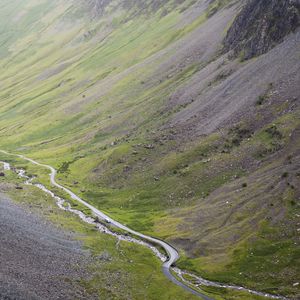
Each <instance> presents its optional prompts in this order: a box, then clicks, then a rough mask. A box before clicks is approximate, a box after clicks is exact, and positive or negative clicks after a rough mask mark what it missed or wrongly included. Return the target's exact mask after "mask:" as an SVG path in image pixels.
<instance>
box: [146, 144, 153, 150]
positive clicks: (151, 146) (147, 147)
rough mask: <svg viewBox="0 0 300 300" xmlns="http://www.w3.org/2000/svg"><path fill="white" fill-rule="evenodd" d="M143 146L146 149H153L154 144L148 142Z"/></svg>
mask: <svg viewBox="0 0 300 300" xmlns="http://www.w3.org/2000/svg"><path fill="white" fill-rule="evenodd" d="M144 148H146V149H154V145H153V144H148V145H145V146H144Z"/></svg>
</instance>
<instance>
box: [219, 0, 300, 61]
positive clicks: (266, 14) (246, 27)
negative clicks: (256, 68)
mask: <svg viewBox="0 0 300 300" xmlns="http://www.w3.org/2000/svg"><path fill="white" fill-rule="evenodd" d="M299 25H300V0H249V1H248V2H247V4H246V6H245V7H244V8H243V9H242V11H241V12H240V14H239V15H238V16H237V18H236V19H235V21H234V22H233V24H232V26H231V27H230V29H229V31H228V33H227V36H226V38H225V40H224V52H227V51H231V50H232V51H233V56H234V57H237V56H238V55H240V56H241V58H242V59H250V58H252V57H254V56H258V55H261V54H264V53H266V52H268V51H269V50H270V49H272V48H273V47H275V46H276V45H277V44H279V43H280V42H282V40H283V39H284V37H285V36H286V35H288V34H289V33H291V32H293V31H295V30H296V29H297V27H299Z"/></svg>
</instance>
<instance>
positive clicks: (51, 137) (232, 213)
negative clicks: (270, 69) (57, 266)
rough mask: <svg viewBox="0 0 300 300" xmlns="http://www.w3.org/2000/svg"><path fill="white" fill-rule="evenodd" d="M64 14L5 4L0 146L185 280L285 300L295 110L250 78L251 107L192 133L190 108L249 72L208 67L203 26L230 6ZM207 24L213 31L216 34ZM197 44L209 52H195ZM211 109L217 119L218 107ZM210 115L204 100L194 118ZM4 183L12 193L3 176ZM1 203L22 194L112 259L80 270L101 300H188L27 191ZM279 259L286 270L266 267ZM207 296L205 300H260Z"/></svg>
mask: <svg viewBox="0 0 300 300" xmlns="http://www.w3.org/2000/svg"><path fill="white" fill-rule="evenodd" d="M71 2H72V1H71ZM71 2H63V3H62V2H61V1H56V0H55V1H49V0H43V1H34V0H26V1H21V0H13V1H8V0H4V1H3V9H1V12H0V17H1V18H0V25H1V28H3V30H1V32H0V68H1V70H2V72H1V74H0V83H1V90H0V102H1V105H0V114H1V118H0V149H6V150H8V151H11V152H13V153H22V154H24V155H26V156H28V157H32V158H34V159H35V160H37V161H39V162H41V163H43V162H44V163H47V164H49V165H51V166H53V167H55V168H56V169H57V170H58V174H57V179H58V182H60V183H61V184H63V185H65V186H66V187H68V188H70V189H71V190H72V191H74V192H75V193H76V194H78V195H79V196H80V197H82V198H83V199H84V200H86V201H88V202H89V203H91V204H93V205H94V206H95V207H97V208H99V209H100V210H102V211H104V212H105V213H107V214H108V215H110V216H112V217H113V218H115V219H117V220H119V221H120V222H123V223H124V224H126V225H128V226H129V227H132V228H133V229H135V230H137V231H141V232H144V233H148V234H151V235H153V236H157V237H159V238H163V239H166V240H167V241H168V242H170V243H172V244H173V245H174V246H176V247H177V248H178V249H179V251H180V253H181V259H180V261H179V262H178V265H179V266H180V267H182V268H183V269H187V270H189V271H193V272H195V273H196V274H200V275H202V276H204V277H206V278H209V279H211V280H216V281H217V280H220V281H224V282H228V283H232V284H236V285H244V286H246V287H251V288H252V289H256V290H261V291H266V292H270V293H275V294H277V293H278V294H283V295H292V296H294V295H295V296H296V297H297V295H299V287H297V286H293V280H294V278H295V277H296V275H298V274H299V269H298V268H297V263H298V258H299V257H298V254H299V253H298V250H297V247H299V246H298V241H297V240H295V235H296V230H297V229H296V227H297V217H296V214H297V213H298V209H299V201H298V200H297V195H298V194H297V191H298V186H299V185H298V181H297V180H299V176H298V175H297V172H296V171H295V169H296V168H297V164H296V163H297V161H298V159H297V158H298V156H297V151H296V150H297V147H299V142H298V138H297V128H299V125H300V124H299V109H298V108H297V106H296V105H295V106H292V104H291V103H292V101H291V99H290V98H288V99H284V100H282V101H281V100H280V101H279V100H278V102H276V101H277V99H276V101H275V100H274V99H273V98H272V95H273V91H274V90H276V89H277V86H276V85H275V83H274V84H273V83H272V84H269V83H268V82H267V83H266V82H262V83H261V92H260V93H261V95H260V96H259V95H254V96H253V98H251V97H250V96H249V99H248V100H247V101H250V102H251V101H252V102H251V103H250V104H249V107H250V108H249V111H250V112H249V115H246V117H242V118H240V119H238V120H234V121H232V120H231V116H230V117H228V118H230V120H229V121H230V122H227V123H226V122H225V121H228V119H227V120H225V121H224V123H226V124H228V125H226V126H223V125H220V126H219V127H217V128H216V129H215V130H210V126H211V127H212V128H213V125H214V124H213V123H214V121H215V118H216V119H217V118H218V117H219V115H217V114H216V116H214V118H213V119H212V120H210V122H209V123H207V128H205V129H207V131H205V130H204V131H203V132H202V131H201V130H200V129H199V128H198V127H200V125H202V122H203V124H206V123H205V118H204V120H203V121H202V119H201V118H200V115H201V114H200V113H199V109H198V108H199V107H198V106H197V105H198V104H199V103H202V101H203V103H204V102H205V99H206V97H207V95H210V94H209V93H210V92H212V91H214V90H215V89H218V87H219V86H220V85H222V84H223V83H224V82H225V81H226V80H229V79H232V76H236V75H235V68H236V69H237V70H238V69H239V68H242V67H246V64H247V63H248V62H244V63H243V64H240V63H239V62H238V61H235V62H230V61H227V60H226V59H225V60H224V61H220V60H219V58H220V57H219V56H218V55H219V50H220V45H219V44H218V41H217V36H218V33H217V32H214V31H213V29H214V27H213V25H214V24H215V23H217V22H221V21H220V20H219V19H213V18H215V17H216V16H217V15H218V12H223V13H224V15H225V16H226V18H227V19H228V22H227V23H228V24H227V25H226V26H227V27H228V26H229V25H230V23H231V22H232V16H233V13H234V12H233V10H232V11H230V5H229V4H234V3H235V1H227V0H226V1H210V2H209V3H208V2H207V3H206V2H205V3H204V4H203V7H202V6H201V5H202V4H201V5H195V4H197V3H196V2H195V1H192V0H180V1H171V0H168V1H146V0H145V1H130V3H129V4H127V5H121V4H120V1H119V0H112V1H106V2H107V6H106V7H105V9H104V10H100V11H98V10H95V9H92V8H90V7H89V6H81V5H84V2H85V1H82V2H83V3H82V4H81V3H80V4H79V3H78V6H77V7H74V6H73V5H72V3H71ZM123 2H124V1H123ZM58 3H59V4H58ZM89 3H90V4H91V5H92V7H94V6H93V4H95V3H96V2H95V1H94V0H93V1H89ZM155 3H156V4H155ZM235 9H236V7H235V6H234V11H235ZM227 11H229V13H228V15H226V12H227ZM224 18H225V17H224ZM219 26H220V28H221V31H222V34H224V32H223V31H224V28H225V27H226V26H225V27H224V26H223V25H222V24H221V25H219ZM227 27H226V28H227ZM203 28H204V29H205V30H208V29H210V28H212V30H211V32H210V35H213V37H214V38H216V41H211V40H209V41H206V40H205V39H207V37H206V36H205V35H204V34H203ZM220 28H219V29H220ZM199 36H200V37H201V39H203V40H204V41H205V43H203V44H201V45H200V46H199V47H198V44H197V43H200V42H201V41H200V39H196V38H198V37H199ZM220 39H221V38H220ZM195 40H196V41H197V43H195V42H194V41H195ZM220 41H221V40H220ZM214 43H215V44H216V45H214ZM211 44H212V45H211ZM187 47H188V48H189V49H191V50H190V51H191V52H189V53H188V55H185V54H187V53H186V52H187ZM210 47H212V48H213V50H211V49H210ZM206 48H208V49H210V50H207V51H208V52H206ZM202 52H203V53H204V54H203V53H202ZM250 63H251V62H250ZM226 66H228V68H227V67H226ZM231 67H232V68H231ZM201 71H203V72H204V75H203V74H202V73H201ZM199 74H200V75H201V76H200V75H199ZM206 80H207V81H206ZM202 81H203V84H202ZM193 82H197V84H198V85H199V86H200V88H199V90H195V89H194V88H193V87H194V86H193V85H191V84H192V83H193ZM212 83H213V84H212ZM223 92H224V95H225V94H226V93H227V91H225V90H224V91H223V90H222V91H220V92H219V94H220V95H221V94H222V95H223ZM230 92H231V89H230V91H229V92H228V93H230ZM235 92H236V91H235ZM202 96H203V97H202ZM220 97H221V98H222V99H223V96H220ZM207 98H209V99H211V98H210V97H207ZM279 98H280V97H279V96H278V99H279ZM224 99H225V96H224ZM226 99H227V98H226ZM211 100H214V99H211ZM240 100H241V99H240ZM240 100H239V101H240ZM286 100H289V101H286ZM209 101H210V100H209ZM241 102H242V101H241ZM215 104H216V106H217V105H220V106H222V105H223V106H224V109H227V103H226V102H224V103H221V100H220V102H218V103H217V101H216V102H215ZM206 105H207V107H206ZM292 108H293V109H292ZM206 109H207V110H209V109H210V108H209V103H208V102H207V103H204V107H203V109H202V108H201V109H200V110H201V113H202V111H203V110H206ZM251 109H252V111H251ZM247 113H248V112H247ZM228 114H229V112H228ZM198 118H199V120H200V121H199V120H198ZM184 119H185V122H183V121H182V120H184ZM194 120H197V122H194ZM182 122H183V124H182ZM220 124H223V123H220ZM198 130H199V131H198ZM0 160H5V161H9V162H11V163H12V164H13V165H14V166H16V167H22V168H24V169H26V171H27V173H28V174H30V175H32V176H35V177H36V178H35V179H34V182H41V183H43V184H44V185H45V186H46V187H48V188H50V189H51V190H53V191H54V192H55V193H56V194H57V195H60V196H62V197H64V198H66V199H67V200H68V201H69V202H70V204H71V205H72V206H73V207H76V209H79V210H82V211H84V213H85V214H87V215H89V214H91V212H90V211H89V210H87V209H86V208H84V207H83V206H82V205H80V204H78V203H76V202H74V201H73V200H72V199H70V198H69V197H68V195H66V194H65V193H63V192H62V191H60V190H58V189H56V188H53V187H51V186H50V183H49V170H46V169H43V168H40V167H37V166H35V165H32V164H30V163H27V162H25V161H23V160H21V159H17V158H15V157H12V156H7V155H4V154H2V153H0ZM1 180H8V181H11V184H15V183H18V184H21V181H20V180H19V179H17V178H15V177H13V175H12V174H10V173H9V174H8V175H7V176H6V177H5V179H2V178H1ZM13 182H14V183H13ZM9 193H10V194H11V195H12V196H13V197H16V199H19V201H21V200H20V199H21V198H22V197H23V196H24V195H25V196H24V197H25V199H26V202H29V203H31V201H33V202H34V203H35V205H38V206H39V207H40V210H42V211H44V214H45V215H46V217H47V218H49V219H51V221H53V222H54V223H56V224H62V226H63V227H64V228H66V229H67V230H70V229H71V228H74V231H75V234H76V236H77V237H80V238H81V239H82V241H83V244H84V246H85V247H86V248H87V249H89V250H90V251H91V252H92V253H94V255H95V256H98V255H100V256H101V255H102V254H103V253H104V252H105V251H107V252H108V253H109V256H110V257H112V258H113V260H112V261H109V262H105V263H101V265H100V267H99V268H98V266H97V267H96V268H92V267H91V269H92V271H93V272H94V274H95V276H94V277H93V278H92V279H91V280H85V281H82V282H81V284H83V285H84V286H85V287H86V289H88V290H91V291H95V290H97V292H99V293H100V294H102V295H105V297H107V298H109V297H110V298H117V297H120V295H122V292H125V291H126V293H128V294H126V295H124V294H123V295H124V298H126V297H127V298H130V297H132V298H134V299H141V298H146V299H160V298H161V299H176V297H177V298H178V299H185V298H186V299H190V298H189V297H190V295H188V294H185V292H183V291H181V290H180V289H179V288H176V287H174V288H173V285H171V283H168V282H167V280H166V279H165V278H164V277H163V275H162V274H161V272H160V263H159V261H157V260H156V259H155V258H154V257H153V255H152V253H150V252H149V253H148V252H147V250H145V249H144V248H140V247H137V246H136V245H130V244H126V243H121V246H120V247H121V248H120V249H121V250H120V249H119V250H118V249H116V247H115V240H114V239H113V238H111V237H107V236H105V235H101V234H100V235H99V234H98V233H97V232H95V230H94V229H93V228H91V227H90V226H88V225H86V224H82V223H81V222H79V221H78V220H77V218H76V217H74V216H69V215H66V214H65V213H63V212H60V211H58V210H57V209H55V207H54V203H52V202H51V201H52V200H51V199H49V198H48V197H47V196H45V195H42V194H41V193H40V192H38V191H36V190H35V189H34V188H32V187H24V190H23V191H17V190H15V189H14V188H12V189H10V190H9ZM21 195H22V196H21ZM31 198H32V199H31ZM46 201H47V202H46ZM48 202H49V203H52V204H51V209H52V210H54V213H50V212H49V211H48V210H47V209H46V207H47V205H48V204H47V205H46V204H45V203H48ZM289 220H291V221H289ZM289 222H290V223H289ZM288 227H289V228H290V229H291V230H290V231H289V230H288V231H287V232H285V231H284V230H285V229H286V228H288ZM266 231H270V232H272V233H268V234H266ZM283 231H284V232H285V235H284V237H282V236H281V232H283ZM293 243H294V244H293ZM144 253H147V254H146V257H145V258H143V256H142V255H143V254H144ZM251 253H253V254H251ZM104 256H106V255H104ZM277 257H285V258H282V259H280V261H279V262H278V263H277V264H276V265H273V261H274V259H276V258H277ZM130 261H133V263H130ZM298 265H299V264H298ZM117 268H118V269H122V270H123V271H122V272H121V274H120V276H119V277H118V278H119V279H118V284H117V287H116V288H115V289H113V287H109V286H108V282H107V279H105V278H107V277H109V276H116V274H118V271H117ZM99 269H100V270H101V272H99V271H98V270H99ZM240 273H242V274H240ZM274 274H275V275H276V278H274V276H275V275H274ZM99 282H102V283H103V284H102V285H101V286H98V284H99ZM159 282H163V284H160V283H159ZM139 286H143V287H144V289H142V290H143V292H142V294H141V291H140V289H139V288H138V287H139ZM171 287H172V288H171ZM205 290H206V291H208V292H212V293H213V294H215V295H216V299H218V297H219V299H256V298H257V299H259V297H254V296H251V295H250V296H249V295H247V294H245V293H238V292H233V291H227V290H226V291H224V290H222V289H221V290H220V289H214V288H205Z"/></svg>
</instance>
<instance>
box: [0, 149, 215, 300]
mask: <svg viewBox="0 0 300 300" xmlns="http://www.w3.org/2000/svg"><path fill="white" fill-rule="evenodd" d="M0 152H2V153H5V154H8V155H14V156H18V157H20V158H22V159H24V160H27V161H29V162H31V163H33V164H35V165H37V166H40V167H44V168H47V169H49V170H50V171H51V173H50V182H51V183H52V184H53V185H54V186H56V187H58V188H60V189H62V190H64V191H65V192H66V193H68V194H69V195H70V196H71V198H72V199H74V200H76V201H78V202H80V203H81V204H83V205H84V206H85V207H87V208H89V209H90V210H91V211H92V212H93V213H94V214H95V216H97V217H98V218H100V219H102V220H104V221H109V222H110V223H111V224H113V225H114V226H116V227H117V228H120V229H122V230H124V231H127V232H129V233H131V234H133V235H135V236H138V237H140V238H142V239H145V240H147V241H149V242H151V243H154V244H156V245H159V246H161V247H163V248H164V249H165V251H166V252H167V254H168V260H167V261H166V262H164V264H163V273H164V274H165V276H166V277H167V278H168V279H169V280H170V281H172V282H173V283H174V284H176V285H178V286H180V287H182V288H184V289H185V290H187V291H188V292H190V293H192V294H194V295H196V296H198V297H200V298H202V299H204V300H213V299H212V298H210V297H208V296H206V295H204V294H202V293H200V292H198V291H196V290H194V289H192V288H191V287H189V286H188V285H186V284H185V283H183V282H181V281H179V280H178V279H177V278H176V277H175V276H174V275H173V274H172V273H171V266H172V264H173V263H175V262H176V261H177V260H178V259H179V254H178V251H177V250H176V249H175V248H173V247H172V246H171V245H169V244H168V243H166V242H164V241H162V240H159V239H156V238H153V237H151V236H148V235H145V234H142V233H140V232H137V231H135V230H132V229H130V228H129V227H127V226H125V225H123V224H121V223H119V222H118V221H115V220H113V219H112V218H110V217H109V216H107V215H106V214H104V213H103V212H101V211H100V210H98V209H97V208H95V207H94V206H92V205H90V204H89V203H87V202H86V201H84V200H82V199H81V198H80V197H78V196H77V195H76V194H74V193H73V192H72V191H71V190H69V189H68V188H66V187H64V186H62V185H60V184H59V183H57V182H56V181H55V176H56V170H55V169H54V168H53V167H51V166H49V165H45V164H41V163H38V162H36V161H35V160H33V159H31V158H28V157H26V156H24V155H21V154H11V153H8V152H6V151H4V150H0Z"/></svg>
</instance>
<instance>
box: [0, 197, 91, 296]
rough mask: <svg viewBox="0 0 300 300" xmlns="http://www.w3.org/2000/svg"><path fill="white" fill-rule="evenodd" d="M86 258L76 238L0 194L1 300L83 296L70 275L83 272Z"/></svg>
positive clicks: (73, 277) (76, 277)
mask: <svg viewBox="0 0 300 300" xmlns="http://www.w3.org/2000/svg"><path fill="white" fill-rule="evenodd" d="M88 260H89V255H88V253H85V252H84V251H82V249H81V246H80V244H79V243H78V242H76V241H73V240H72V239H71V238H69V237H67V235H66V234H65V233H63V232H61V231H59V230H58V229H56V228H54V227H53V226H51V225H50V224H48V223H45V221H43V220H42V219H41V218H39V217H38V216H36V215H33V214H32V213H30V212H28V211H26V210H24V209H23V208H22V207H19V206H17V205H16V204H14V203H12V202H11V200H9V199H8V197H7V196H5V195H3V194H0V299H1V300H2V299H7V300H8V299H75V298H76V299H86V298H87V295H86V294H85V292H84V290H82V289H81V288H80V287H78V286H77V285H76V286H75V285H74V283H71V281H70V278H72V280H73V279H79V278H80V277H81V276H87V274H86V273H85V271H84V268H85V265H86V263H87V262H88ZM68 279H69V280H68ZM73 282H74V281H73ZM88 298H89V299H91V296H90V295H89V296H88Z"/></svg>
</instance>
